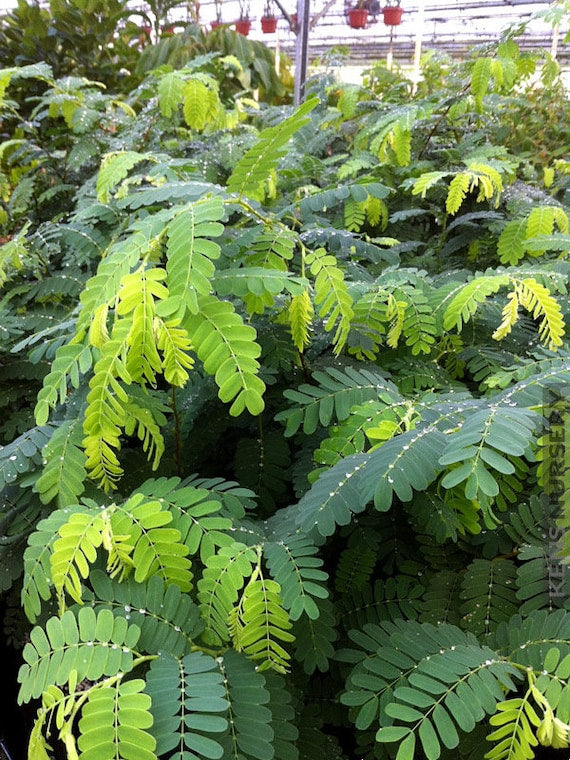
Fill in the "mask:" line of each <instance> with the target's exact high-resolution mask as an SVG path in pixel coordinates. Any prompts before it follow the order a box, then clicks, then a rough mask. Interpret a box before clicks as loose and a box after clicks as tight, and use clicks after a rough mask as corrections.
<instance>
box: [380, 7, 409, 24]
mask: <svg viewBox="0 0 570 760" xmlns="http://www.w3.org/2000/svg"><path fill="white" fill-rule="evenodd" d="M403 12H404V9H403V8H400V6H395V7H393V6H389V7H387V8H382V15H383V16H384V23H385V24H386V26H399V25H400V24H401V22H402V13H403Z"/></svg>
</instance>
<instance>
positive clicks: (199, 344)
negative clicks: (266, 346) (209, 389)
mask: <svg viewBox="0 0 570 760" xmlns="http://www.w3.org/2000/svg"><path fill="white" fill-rule="evenodd" d="M198 307H199V311H198V313H197V314H191V315H188V316H187V317H186V319H185V320H184V322H183V325H184V327H185V328H186V330H187V331H188V334H189V336H190V340H191V341H192V344H193V345H194V346H195V348H196V352H197V354H198V357H199V358H200V359H201V361H203V363H204V369H205V371H206V372H207V373H208V374H212V375H214V376H215V378H216V383H217V384H218V387H219V392H218V395H219V397H220V399H221V400H222V401H224V402H230V401H232V402H233V403H232V405H231V407H230V414H232V415H234V416H236V417H237V416H238V415H239V414H241V413H242V412H243V411H244V410H245V409H247V410H248V411H249V412H250V414H253V415H257V414H260V413H261V412H262V411H263V408H264V401H263V393H264V391H265V383H264V382H263V381H262V380H261V379H260V378H259V376H258V370H259V362H258V361H257V357H258V356H259V354H260V353H261V349H260V348H259V345H258V344H257V343H256V341H255V337H256V332H255V330H254V328H253V327H251V326H250V325H244V323H243V321H242V319H241V317H240V316H239V314H237V313H236V312H235V311H234V308H233V306H232V304H230V303H229V302H228V301H219V300H218V299H217V298H215V296H210V295H208V296H200V298H199V299H198Z"/></svg>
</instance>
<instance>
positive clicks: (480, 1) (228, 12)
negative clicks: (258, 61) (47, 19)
mask: <svg viewBox="0 0 570 760" xmlns="http://www.w3.org/2000/svg"><path fill="white" fill-rule="evenodd" d="M299 2H308V3H309V7H310V18H311V25H310V32H309V39H308V56H309V60H312V61H314V60H315V59H319V58H321V57H322V56H323V55H324V54H325V53H326V52H327V51H328V50H330V49H331V48H334V47H337V46H345V47H346V48H347V49H348V52H349V55H350V59H351V61H353V62H354V63H360V64H366V63H370V62H371V61H374V60H378V59H382V58H385V57H386V56H387V55H388V52H389V50H390V49H391V50H392V53H393V56H394V58H396V59H397V60H398V61H400V62H401V63H405V62H407V61H411V60H412V57H413V54H414V49H416V46H417V45H418V44H419V43H420V42H421V47H422V50H425V49H428V48H430V49H435V50H438V51H441V52H446V53H448V54H450V55H452V56H454V57H465V56H466V55H467V54H468V51H469V49H470V48H471V47H472V46H474V45H486V44H493V43H496V42H497V41H498V40H499V38H500V35H501V33H502V32H503V31H504V30H505V29H507V28H509V27H513V26H519V25H524V26H525V28H524V33H523V34H522V36H521V37H519V44H520V45H521V48H523V49H525V50H533V49H546V50H548V51H551V52H553V53H554V54H555V56H556V57H557V59H558V60H559V61H560V63H562V64H570V44H568V43H565V36H566V34H567V32H568V25H569V22H568V19H569V17H570V11H569V10H568V7H567V9H566V15H565V17H564V18H563V20H562V24H561V26H560V28H559V29H558V28H557V27H556V25H555V24H553V22H552V20H551V19H549V18H548V14H549V13H550V14H552V10H553V8H554V5H553V4H551V3H547V2H544V1H543V0H401V8H402V10H403V13H402V17H401V23H400V24H399V25H397V26H388V25H386V24H385V23H384V20H383V15H382V10H381V8H382V6H383V5H384V3H383V2H382V1H381V0H380V2H378V0H367V3H368V5H369V7H370V12H369V14H368V18H367V22H366V26H365V27H364V28H360V29H353V28H351V27H350V26H349V23H348V11H349V9H350V7H351V6H352V5H356V0H299ZM389 2H390V4H393V3H394V2H397V0H389ZM270 3H271V5H272V7H273V11H274V14H275V16H276V17H277V18H278V22H277V28H276V31H275V32H272V33H266V34H264V33H263V32H262V30H261V18H262V16H263V15H264V10H265V6H266V4H267V3H266V1H265V0H249V1H248V0H201V2H197V1H196V0H190V1H189V2H184V3H179V4H178V5H177V7H175V8H172V9H171V10H169V12H168V20H169V21H173V22H176V21H180V22H182V21H187V20H192V19H196V17H198V19H199V21H200V23H202V24H205V25H207V26H209V25H210V24H211V22H212V21H215V19H216V17H217V16H221V19H222V21H223V22H224V23H228V24H231V23H233V22H235V21H236V20H238V19H239V18H240V16H242V17H243V16H244V15H248V17H249V19H250V20H251V29H250V31H249V37H250V38H251V39H258V40H263V41H264V42H266V43H267V44H268V45H269V46H270V47H272V48H278V49H279V50H281V51H284V52H286V53H288V54H290V55H292V56H294V51H295V43H296V34H295V32H294V31H293V30H292V28H291V25H290V24H289V21H288V20H287V18H286V17H285V16H284V14H283V11H285V13H286V14H287V15H288V16H289V17H292V16H293V14H294V13H295V12H296V10H297V0H270ZM41 4H42V5H49V3H47V2H46V3H44V2H42V3H41ZM15 5H16V2H13V1H12V0H0V11H1V10H4V11H5V10H7V9H9V8H11V7H14V6H15ZM129 5H130V6H131V7H133V8H140V9H145V10H148V8H149V6H150V5H151V3H144V2H137V1H135V2H130V3H129ZM152 5H154V6H155V7H156V6H157V5H158V6H162V7H166V6H170V5H171V3H168V2H164V0H163V1H162V2H160V0H159V1H158V2H154V3H152ZM217 11H218V12H217ZM545 16H546V18H545Z"/></svg>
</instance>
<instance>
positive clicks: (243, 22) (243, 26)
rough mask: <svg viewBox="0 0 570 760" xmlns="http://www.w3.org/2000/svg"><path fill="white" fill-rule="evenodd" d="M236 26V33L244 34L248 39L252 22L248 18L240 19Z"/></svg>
mask: <svg viewBox="0 0 570 760" xmlns="http://www.w3.org/2000/svg"><path fill="white" fill-rule="evenodd" d="M235 25H236V32H237V33H238V34H243V36H244V37H247V35H248V34H249V30H250V29H251V21H250V20H249V19H248V18H240V20H239V21H236V22H235Z"/></svg>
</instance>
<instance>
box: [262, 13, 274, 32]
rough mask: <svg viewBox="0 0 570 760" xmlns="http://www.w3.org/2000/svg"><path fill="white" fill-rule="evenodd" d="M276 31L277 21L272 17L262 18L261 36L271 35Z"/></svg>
mask: <svg viewBox="0 0 570 760" xmlns="http://www.w3.org/2000/svg"><path fill="white" fill-rule="evenodd" d="M276 29H277V19H276V18H275V17H274V16H262V18H261V31H262V32H263V34H273V32H274V31H275V30H276Z"/></svg>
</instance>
